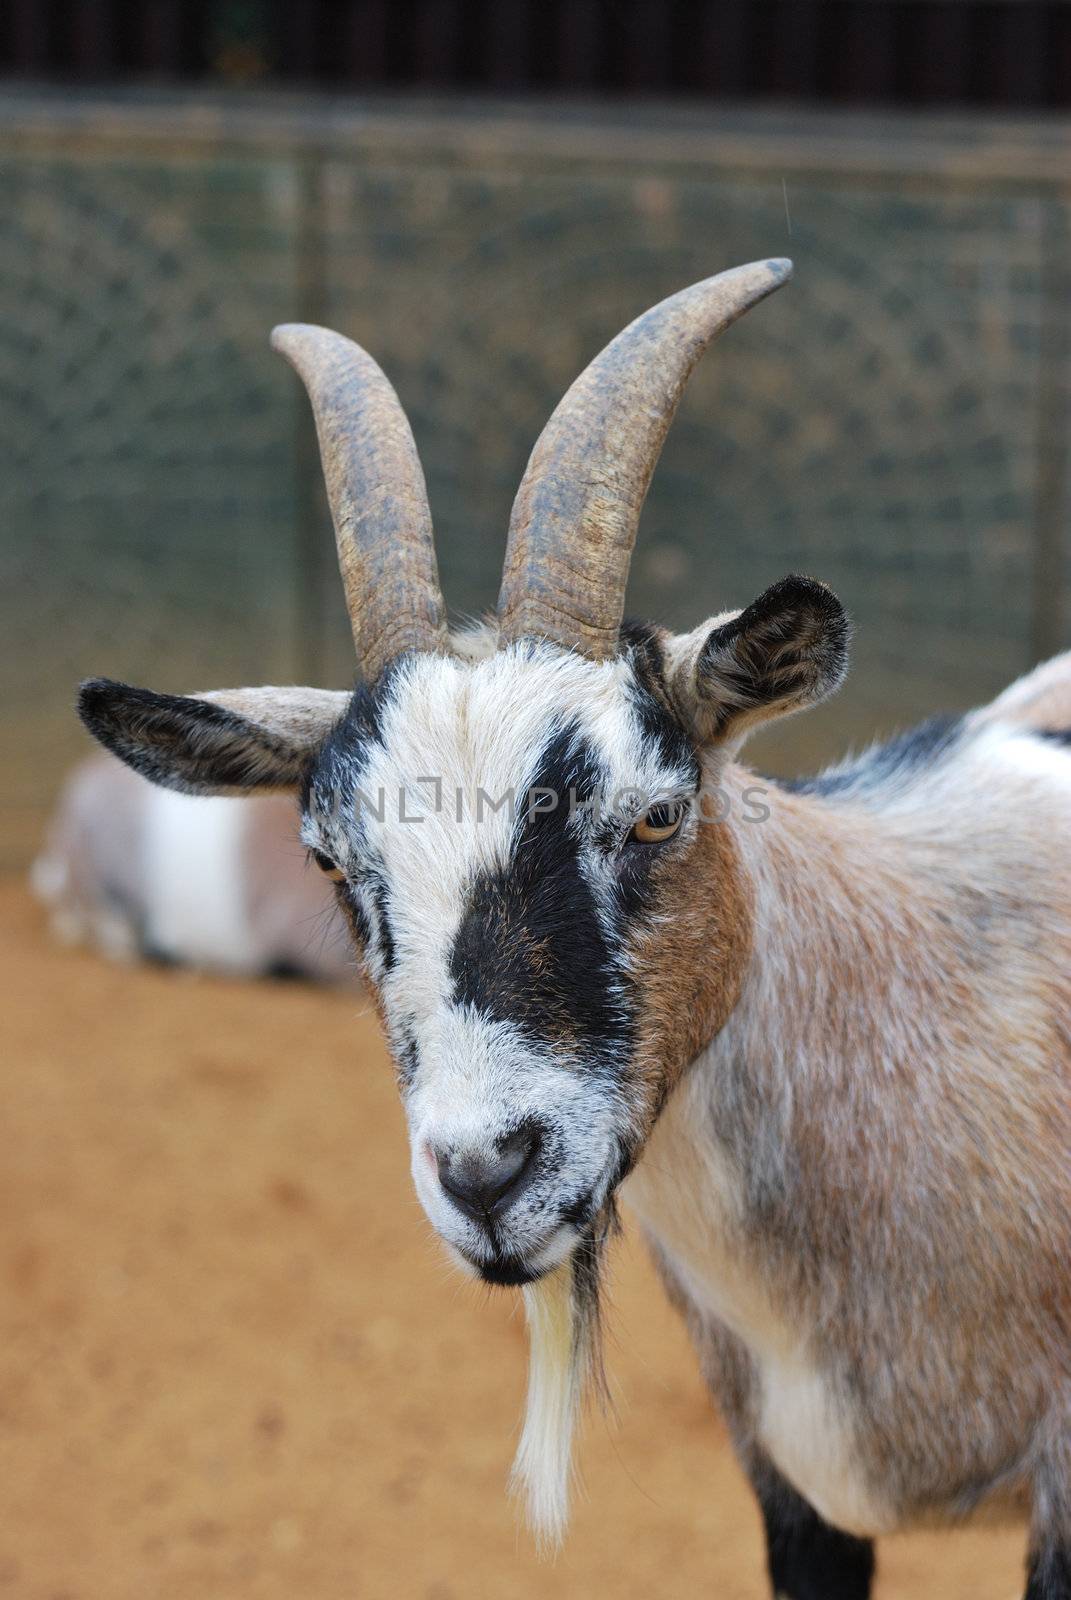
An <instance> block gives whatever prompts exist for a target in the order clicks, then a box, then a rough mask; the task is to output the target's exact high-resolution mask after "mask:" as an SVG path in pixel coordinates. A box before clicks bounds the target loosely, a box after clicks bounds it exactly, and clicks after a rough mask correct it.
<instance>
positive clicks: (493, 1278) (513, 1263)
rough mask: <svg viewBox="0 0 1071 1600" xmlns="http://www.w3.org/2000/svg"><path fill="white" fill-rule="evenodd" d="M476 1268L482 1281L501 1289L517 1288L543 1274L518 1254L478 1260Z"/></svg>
mask: <svg viewBox="0 0 1071 1600" xmlns="http://www.w3.org/2000/svg"><path fill="white" fill-rule="evenodd" d="M476 1268H477V1271H478V1272H479V1274H480V1277H481V1278H482V1279H483V1281H484V1283H490V1284H493V1285H494V1286H495V1287H496V1288H502V1289H519V1288H521V1287H522V1286H523V1285H524V1284H526V1283H535V1282H536V1280H537V1279H538V1278H541V1277H542V1276H543V1274H542V1273H541V1272H536V1271H534V1270H533V1268H532V1267H530V1266H528V1265H527V1264H526V1263H525V1262H524V1261H522V1260H521V1258H520V1257H519V1256H496V1257H495V1258H494V1260H493V1261H480V1262H479V1263H477V1264H476Z"/></svg>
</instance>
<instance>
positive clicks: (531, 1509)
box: [510, 1198, 618, 1552]
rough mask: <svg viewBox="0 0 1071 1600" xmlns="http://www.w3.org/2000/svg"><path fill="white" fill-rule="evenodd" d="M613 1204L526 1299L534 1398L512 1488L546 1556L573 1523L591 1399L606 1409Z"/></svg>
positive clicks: (529, 1401)
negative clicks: (606, 1299) (583, 1417)
mask: <svg viewBox="0 0 1071 1600" xmlns="http://www.w3.org/2000/svg"><path fill="white" fill-rule="evenodd" d="M617 1227H618V1222H617V1211H616V1207H615V1205H614V1201H613V1199H612V1198H611V1199H610V1200H609V1201H608V1202H607V1204H606V1205H605V1206H604V1207H603V1209H602V1211H600V1212H599V1214H598V1216H597V1217H596V1218H595V1219H594V1220H593V1221H592V1222H591V1223H590V1224H589V1226H588V1228H587V1230H586V1231H585V1233H584V1234H583V1235H582V1236H581V1238H580V1240H579V1242H578V1244H577V1246H576V1249H575V1250H574V1251H573V1254H572V1255H571V1256H570V1257H569V1259H568V1260H567V1261H564V1262H563V1263H562V1264H561V1266H560V1267H556V1268H555V1269H554V1271H553V1272H549V1273H547V1275H546V1277H544V1278H540V1279H539V1280H538V1281H537V1282H535V1283H532V1284H529V1285H527V1287H526V1288H524V1289H523V1290H522V1291H521V1293H522V1295H523V1297H524V1309H525V1314H526V1316H527V1320H528V1345H529V1356H528V1396H527V1402H526V1405H525V1414H524V1429H523V1432H522V1434H521V1442H520V1444H519V1445H518V1447H517V1455H516V1458H515V1459H514V1463H513V1472H512V1474H511V1477H510V1487H511V1489H512V1490H513V1492H514V1493H516V1494H517V1495H519V1496H520V1497H521V1498H522V1499H523V1501H524V1505H525V1510H526V1514H527V1520H528V1525H529V1527H530V1528H531V1530H532V1532H533V1534H534V1535H535V1539H536V1543H537V1544H538V1546H539V1548H540V1549H541V1550H543V1551H544V1552H550V1551H553V1550H557V1549H558V1548H559V1547H560V1546H561V1543H562V1540H563V1539H564V1537H565V1530H566V1527H567V1526H568V1521H569V1500H570V1492H571V1490H572V1486H573V1478H574V1471H573V1437H574V1434H575V1432H576V1426H577V1422H578V1420H579V1417H580V1413H581V1411H582V1409H583V1406H584V1402H585V1400H586V1398H587V1397H588V1395H590V1394H594V1395H595V1396H596V1397H597V1399H598V1400H599V1402H600V1403H601V1404H603V1405H606V1404H607V1403H608V1391H607V1387H606V1377H605V1371H604V1368H603V1360H602V1316H601V1312H602V1305H601V1293H602V1269H603V1256H604V1253H605V1248H606V1243H607V1241H608V1239H609V1238H610V1236H611V1235H612V1234H613V1233H614V1232H616V1231H617Z"/></svg>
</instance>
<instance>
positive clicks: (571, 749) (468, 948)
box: [450, 725, 632, 1061]
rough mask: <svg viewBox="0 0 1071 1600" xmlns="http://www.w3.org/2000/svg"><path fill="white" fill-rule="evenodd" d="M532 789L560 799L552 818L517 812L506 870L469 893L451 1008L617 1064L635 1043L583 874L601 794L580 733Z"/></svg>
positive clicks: (552, 747) (561, 743)
mask: <svg viewBox="0 0 1071 1600" xmlns="http://www.w3.org/2000/svg"><path fill="white" fill-rule="evenodd" d="M532 786H533V789H538V790H548V791H551V792H552V793H554V794H556V795H557V796H558V797H559V803H558V806H557V808H556V809H555V810H553V811H549V810H540V809H538V807H524V806H521V807H519V810H518V817H517V825H516V831H515V835H514V841H513V849H512V852H511V858H510V862H509V865H508V866H507V867H505V868H503V869H499V870H496V871H491V872H482V873H480V874H479V875H478V876H477V878H476V879H475V881H474V883H473V884H472V887H471V890H470V892H469V896H468V903H467V906H466V909H465V913H464V915H463V917H462V920H461V925H460V927H459V929H458V932H457V935H456V938H455V940H454V947H453V950H452V952H451V956H450V975H451V977H452V979H453V983H454V999H455V1001H456V1002H457V1003H458V1004H459V1005H470V1006H473V1007H474V1008H475V1009H476V1010H478V1011H480V1012H482V1013H483V1014H484V1015H485V1016H487V1017H490V1018H492V1019H493V1020H496V1021H502V1022H511V1023H514V1024H515V1025H517V1026H518V1027H521V1028H523V1029H525V1030H526V1031H528V1032H530V1033H531V1034H532V1035H533V1036H534V1037H537V1038H539V1039H540V1040H542V1041H546V1040H548V1039H549V1040H551V1041H553V1040H554V1039H555V1038H560V1039H561V1041H562V1042H563V1043H564V1044H565V1045H566V1046H575V1045H576V1044H577V1043H578V1042H581V1041H582V1042H583V1043H584V1045H585V1047H586V1049H587V1051H588V1053H589V1055H593V1056H594V1057H595V1059H596V1060H598V1059H599V1058H600V1057H601V1058H602V1060H604V1061H608V1060H611V1059H614V1058H615V1057H617V1056H618V1055H619V1051H620V1048H621V1047H622V1046H624V1045H626V1044H627V1043H628V1041H629V1040H630V1038H631V1033H632V1024H631V1019H630V1018H629V1017H628V1016H627V1015H626V1014H625V1008H624V1006H623V1004H622V1001H621V998H620V996H619V994H617V993H615V992H614V990H615V989H616V988H617V987H618V986H619V984H620V981H621V974H620V971H619V968H618V964H617V962H616V960H615V957H614V953H613V951H612V949H611V947H610V945H609V943H608V941H607V938H606V934H605V932H604V930H603V926H602V924H601V922H600V920H599V916H598V913H597V910H596V905H595V899H594V895H593V893H592V890H591V888H590V886H589V884H588V881H587V879H586V877H585V876H584V873H583V871H582V868H581V864H580V834H581V829H582V827H583V825H584V823H583V817H582V816H581V815H579V814H577V815H573V816H570V799H569V797H570V791H573V792H574V793H575V795H576V797H577V801H578V802H579V803H582V802H583V801H584V800H585V799H588V798H590V797H591V796H592V795H595V794H598V793H601V792H602V790H603V789H604V787H605V784H604V777H603V774H602V772H601V769H600V766H599V763H598V761H597V760H596V757H595V755H594V753H593V752H592V750H591V749H590V748H589V747H588V746H587V744H586V743H585V742H584V740H583V738H582V736H581V734H580V730H579V728H578V727H577V726H576V725H570V726H568V727H565V728H563V729H562V730H561V731H560V732H559V733H558V734H557V735H555V737H554V738H553V739H552V740H551V741H550V744H549V745H548V747H547V749H546V751H545V752H544V755H543V758H542V760H541V761H540V763H539V767H538V770H537V772H536V773H535V775H534V777H533V780H532Z"/></svg>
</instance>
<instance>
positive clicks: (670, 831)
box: [629, 800, 684, 844]
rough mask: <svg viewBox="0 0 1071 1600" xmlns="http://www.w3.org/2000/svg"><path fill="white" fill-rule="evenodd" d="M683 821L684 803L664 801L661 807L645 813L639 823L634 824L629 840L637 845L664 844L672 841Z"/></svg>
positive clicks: (680, 801)
mask: <svg viewBox="0 0 1071 1600" xmlns="http://www.w3.org/2000/svg"><path fill="white" fill-rule="evenodd" d="M683 821H684V802H683V801H682V800H664V801H663V802H662V804H661V805H657V806H652V807H651V809H650V811H645V812H644V814H643V816H642V817H640V819H639V821H638V822H635V823H633V826H632V832H631V833H630V834H629V838H630V839H631V840H635V841H636V843H637V844H662V842H663V841H664V840H666V839H672V837H673V835H674V834H675V833H676V831H677V829H678V828H679V827H680V825H681V823H682V822H683Z"/></svg>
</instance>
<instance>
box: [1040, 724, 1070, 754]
mask: <svg viewBox="0 0 1071 1600" xmlns="http://www.w3.org/2000/svg"><path fill="white" fill-rule="evenodd" d="M1041 738H1042V739H1048V740H1049V741H1050V742H1051V743H1052V744H1062V745H1066V746H1067V748H1068V749H1069V750H1071V728H1042V730H1041Z"/></svg>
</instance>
